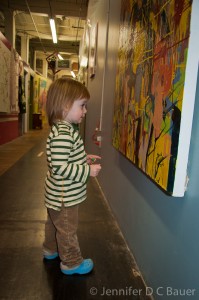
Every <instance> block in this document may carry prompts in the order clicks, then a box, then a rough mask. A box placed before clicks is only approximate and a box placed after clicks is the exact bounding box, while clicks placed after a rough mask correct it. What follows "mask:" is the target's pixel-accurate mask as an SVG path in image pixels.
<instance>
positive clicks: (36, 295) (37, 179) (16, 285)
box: [0, 129, 147, 300]
mask: <svg viewBox="0 0 199 300" xmlns="http://www.w3.org/2000/svg"><path fill="white" fill-rule="evenodd" d="M46 136H47V130H45V129H44V130H42V131H40V130H39V131H32V132H30V133H28V134H25V135H24V136H22V137H20V138H18V139H16V140H14V141H12V142H10V143H8V144H5V145H3V146H1V147H0V157H1V166H3V170H1V173H0V174H1V176H0V190H1V193H0V198H1V209H0V231H1V232H0V233H1V241H0V266H1V278H0V299H8V300H36V299H37V300H50V299H70V300H72V299H74V300H81V299H82V300H83V299H147V297H146V296H144V293H142V292H143V290H144V289H142V288H141V287H140V285H141V279H140V277H139V276H137V277H135V276H134V275H135V274H134V272H133V269H134V265H133V261H132V257H131V255H130V254H129V251H128V249H127V247H126V245H125V242H124V240H123V237H122V235H121V233H120V231H119V229H118V227H117V223H116V222H115V220H114V218H113V216H112V214H111V212H110V210H109V209H108V206H107V204H106V202H105V201H104V199H103V197H102V194H101V192H100V189H99V187H98V184H97V182H96V180H94V179H90V181H89V184H88V199H87V201H85V202H84V203H83V204H82V205H81V206H80V217H79V230H78V236H79V242H80V246H81V250H82V254H83V256H84V257H91V258H92V259H93V261H94V264H95V267H94V270H93V272H92V273H91V274H89V275H86V276H82V277H81V276H71V277H68V276H66V275H63V274H62V273H61V272H60V269H59V260H58V259H56V260H54V261H45V260H43V257H42V241H43V237H44V223H45V218H46V209H45V207H44V203H43V202H44V199H43V193H44V191H43V185H44V178H45V174H46V159H45V140H46ZM24 149H25V150H24ZM7 151H8V154H9V156H10V157H9V156H8V155H7V156H6V152H7ZM9 162H10V165H9ZM139 288H141V289H142V291H140V290H139ZM142 295H143V296H142Z"/></svg>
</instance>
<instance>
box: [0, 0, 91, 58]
mask: <svg viewBox="0 0 199 300" xmlns="http://www.w3.org/2000/svg"><path fill="white" fill-rule="evenodd" d="M87 7H88V0H17V1H16V0H0V30H1V31H2V33H4V32H5V24H6V20H5V18H6V11H14V16H15V28H16V40H17V38H18V39H19V37H20V36H24V35H25V36H28V37H29V38H30V41H29V47H30V49H31V50H34V51H40V52H41V53H43V54H44V55H45V56H48V55H50V54H52V53H54V52H59V53H60V54H61V55H62V56H63V57H64V55H65V56H70V55H77V54H78V53H79V41H80V40H81V38H82V35H83V31H84V25H85V22H86V16H87ZM49 18H55V23H56V30H57V37H58V43H57V44H53V41H52V35H51V29H50V24H49ZM64 58H65V57H64Z"/></svg>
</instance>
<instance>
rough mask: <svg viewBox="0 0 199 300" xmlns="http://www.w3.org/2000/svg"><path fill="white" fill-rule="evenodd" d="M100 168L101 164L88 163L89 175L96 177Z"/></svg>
mask: <svg viewBox="0 0 199 300" xmlns="http://www.w3.org/2000/svg"><path fill="white" fill-rule="evenodd" d="M100 170H101V165H99V164H98V165H97V164H95V165H90V176H91V177H96V176H97V175H98V174H99V171H100Z"/></svg>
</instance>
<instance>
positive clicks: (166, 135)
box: [113, 0, 192, 195]
mask: <svg viewBox="0 0 199 300" xmlns="http://www.w3.org/2000/svg"><path fill="white" fill-rule="evenodd" d="M121 5H122V6H121V20H120V34H119V51H118V68H117V75H116V93H115V107H114V129H113V145H114V147H115V148H116V149H118V150H119V151H120V152H121V153H123V154H124V155H125V156H126V157H127V158H128V159H129V160H130V161H131V162H133V163H134V164H135V165H136V166H137V167H138V168H139V169H141V170H142V171H143V172H144V173H145V174H147V175H148V177H149V178H150V179H152V180H153V181H154V182H155V183H156V184H157V185H158V186H160V187H161V188H162V189H163V190H164V191H166V192H167V193H168V194H171V195H172V194H173V189H174V181H175V176H176V163H177V159H178V148H179V136H180V127H181V119H182V106H183V97H184V86H185V74H186V65H187V55H188V51H189V41H190V24H191V13H192V1H191V0H142V1H141V0H123V1H122V4H121ZM185 113H186V112H185ZM190 122H191V120H190Z"/></svg>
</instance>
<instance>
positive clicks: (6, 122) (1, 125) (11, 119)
mask: <svg viewBox="0 0 199 300" xmlns="http://www.w3.org/2000/svg"><path fill="white" fill-rule="evenodd" d="M18 136H19V119H18V114H0V145H2V144H5V143H7V142H10V141H11V140H13V139H15V138H17V137H18Z"/></svg>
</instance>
